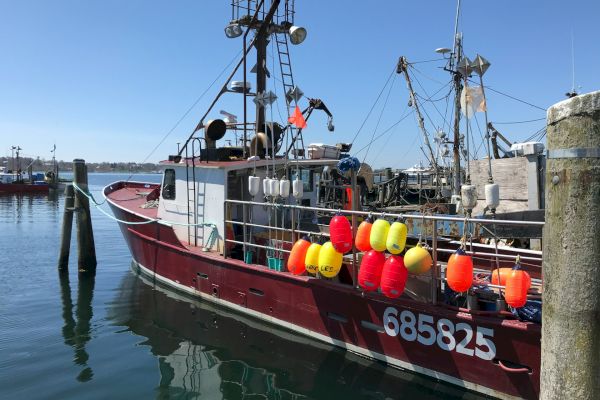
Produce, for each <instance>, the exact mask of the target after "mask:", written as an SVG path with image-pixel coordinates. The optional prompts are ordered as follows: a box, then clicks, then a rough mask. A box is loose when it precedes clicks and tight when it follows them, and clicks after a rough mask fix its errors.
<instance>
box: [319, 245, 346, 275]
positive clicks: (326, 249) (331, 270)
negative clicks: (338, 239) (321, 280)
mask: <svg viewBox="0 0 600 400" xmlns="http://www.w3.org/2000/svg"><path fill="white" fill-rule="evenodd" d="M343 258H344V255H343V254H342V253H340V252H338V251H336V250H335V247H333V244H332V243H331V242H325V244H324V245H323V246H321V251H319V273H320V274H321V275H323V276H324V277H325V278H333V277H334V276H336V275H337V274H339V273H340V269H341V268H342V260H343Z"/></svg>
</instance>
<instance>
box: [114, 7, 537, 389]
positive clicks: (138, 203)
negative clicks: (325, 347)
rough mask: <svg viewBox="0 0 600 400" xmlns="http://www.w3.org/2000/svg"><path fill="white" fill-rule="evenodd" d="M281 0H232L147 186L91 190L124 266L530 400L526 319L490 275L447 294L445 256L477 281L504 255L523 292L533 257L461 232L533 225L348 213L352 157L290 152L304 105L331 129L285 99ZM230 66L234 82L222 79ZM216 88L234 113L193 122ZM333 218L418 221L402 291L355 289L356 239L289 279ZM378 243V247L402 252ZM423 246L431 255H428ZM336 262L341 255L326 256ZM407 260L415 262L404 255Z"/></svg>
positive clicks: (533, 344) (405, 365)
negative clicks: (229, 137)
mask: <svg viewBox="0 0 600 400" xmlns="http://www.w3.org/2000/svg"><path fill="white" fill-rule="evenodd" d="M281 3H282V4H280V1H278V0H273V1H264V2H263V1H260V2H257V3H254V2H249V3H248V2H244V1H234V2H233V20H232V21H231V23H230V24H229V25H228V26H227V28H226V30H225V32H226V34H227V36H228V37H237V36H243V41H244V52H243V54H244V56H243V58H242V59H241V60H240V62H239V63H238V64H237V66H236V67H235V69H234V71H233V72H232V73H231V75H230V76H229V78H228V79H227V82H226V83H225V84H224V86H223V87H222V89H221V91H220V92H219V95H218V96H217V98H216V99H215V101H214V102H213V104H212V105H211V107H210V108H209V110H208V111H207V112H206V114H205V115H204V117H203V118H202V119H201V121H200V122H199V124H198V125H197V127H196V129H194V132H193V133H192V135H191V136H190V138H189V139H188V140H187V142H186V143H185V144H184V146H182V147H181V148H180V149H178V150H179V151H178V153H177V154H174V155H172V156H169V159H168V160H166V161H164V162H162V166H163V167H164V175H163V180H162V183H161V184H151V183H143V182H125V181H121V182H115V183H113V184H111V185H109V186H107V187H106V188H104V195H105V197H106V198H107V201H108V204H109V205H110V207H111V209H112V211H113V213H114V215H115V217H116V218H117V219H118V220H119V226H120V229H121V231H122V233H123V235H124V237H125V240H126V241H127V244H128V246H129V248H130V251H131V253H132V256H133V259H134V262H135V264H136V268H137V269H139V271H140V272H141V273H143V274H144V275H147V276H148V277H150V278H151V279H152V280H153V281H154V282H157V283H161V284H164V285H166V286H168V287H170V288H172V289H174V290H177V291H179V292H183V293H186V294H187V295H189V296H192V297H194V298H198V299H202V300H205V301H209V302H213V303H216V304H217V305H219V306H222V307H225V308H227V309H230V310H234V311H236V312H239V313H242V314H245V315H248V316H251V317H253V318H256V319H258V320H261V321H264V322H266V323H269V324H275V325H278V326H280V327H284V328H287V329H289V330H291V331H293V332H295V333H297V334H298V335H304V336H307V337H309V338H311V339H312V340H316V341H321V342H324V343H328V344H330V345H334V346H339V347H341V348H344V349H346V350H347V351H349V352H352V353H356V354H358V355H361V356H363V357H367V358H371V359H376V360H380V361H382V362H385V363H387V364H389V365H390V366H393V367H398V368H402V369H406V370H409V371H414V372H416V373H420V374H424V375H427V376H430V377H432V378H435V379H440V380H443V381H446V382H449V383H452V384H455V385H458V386H461V387H464V388H467V389H471V390H474V391H477V392H480V393H484V394H487V395H490V396H494V397H498V398H537V396H538V393H539V380H540V332H541V327H540V325H539V324H537V323H534V322H531V321H524V320H521V319H519V318H517V316H516V315H515V314H514V313H511V312H508V311H507V308H506V306H505V305H504V304H503V301H502V299H503V297H502V293H503V290H504V286H503V285H502V282H497V283H499V285H493V284H491V282H486V281H483V280H477V279H475V280H474V283H473V284H472V288H471V289H470V290H469V292H468V295H466V296H465V297H464V298H463V299H462V300H460V301H456V296H455V295H456V294H455V293H452V292H451V291H450V290H449V288H448V286H447V284H446V281H445V278H444V277H445V274H444V271H445V268H446V263H445V261H446V260H447V259H448V256H449V255H450V254H452V253H454V250H455V249H456V248H457V247H459V246H460V247H462V248H464V250H465V251H466V254H468V255H470V256H471V258H472V260H473V264H474V265H473V268H474V272H475V274H476V278H477V276H478V275H477V274H482V276H483V275H485V274H486V271H490V270H491V269H493V268H497V267H512V266H513V265H514V264H515V262H517V263H520V264H521V265H523V267H524V269H525V270H527V271H528V272H529V274H530V275H531V278H532V280H533V283H534V290H533V291H530V292H529V293H530V297H533V295H534V294H535V287H536V286H539V279H540V278H541V253H540V252H537V251H532V250H518V249H512V248H503V249H501V250H499V249H498V248H497V247H496V246H492V245H478V244H476V243H474V242H473V238H475V239H476V238H477V232H480V231H482V230H485V231H487V232H489V231H494V230H495V228H496V227H498V226H529V225H531V226H536V227H538V228H539V227H540V226H541V225H542V223H529V222H522V221H504V220H500V219H496V220H492V219H489V220H488V219H473V218H465V217H459V216H443V215H425V214H394V213H389V212H387V213H382V212H377V211H375V212H373V211H363V210H361V207H360V204H359V193H358V191H359V186H358V185H357V184H356V173H355V168H356V167H357V166H356V165H353V162H352V158H347V159H345V160H340V155H339V152H340V151H348V150H349V149H347V148H346V149H344V148H343V146H340V147H338V148H337V149H336V148H333V149H332V148H329V147H326V146H322V145H313V146H312V147H310V146H309V147H308V149H309V150H312V151H309V152H310V153H311V155H310V157H306V158H305V157H304V155H305V154H306V152H305V151H304V150H305V146H304V144H303V141H302V129H303V128H302V127H303V126H305V125H306V120H307V119H308V118H309V117H310V116H311V114H312V113H313V112H314V111H316V110H322V111H324V112H325V113H326V114H327V117H328V128H329V129H330V130H333V124H332V119H331V113H330V112H329V110H328V109H327V107H326V106H325V104H324V103H323V101H321V100H319V99H312V98H311V99H308V107H307V108H306V109H305V110H303V111H300V110H299V109H298V108H297V103H299V102H300V100H301V99H302V93H301V91H300V90H299V88H298V87H297V86H296V85H294V82H293V80H292V79H291V78H292V74H291V64H290V61H289V49H288V43H289V42H291V43H292V44H298V43H301V42H302V41H303V40H304V38H305V37H306V30H304V28H301V27H298V26H295V25H294V2H293V0H287V1H282V2H281ZM252 31H253V32H254V35H253V36H252V39H250V38H248V32H252ZM268 39H271V41H272V43H275V46H276V47H277V49H278V51H277V56H278V57H279V60H280V61H281V62H280V66H281V69H282V71H281V75H280V76H282V77H283V78H284V82H283V84H284V89H285V91H286V103H287V105H288V106H289V107H290V112H289V115H291V117H290V123H288V124H287V125H279V124H277V123H275V122H270V121H267V120H266V118H265V115H266V114H267V113H266V112H265V111H266V110H268V108H269V107H270V105H271V104H272V102H273V101H274V99H275V97H276V96H275V94H274V93H273V92H270V91H268V90H267V86H266V83H267V79H266V78H267V71H266V64H265V60H266V50H267V42H268ZM252 49H254V50H255V52H256V56H257V59H256V65H255V66H254V68H253V70H254V71H255V72H256V75H257V82H256V89H255V90H254V91H253V90H252V88H251V86H250V84H249V81H248V80H247V79H246V73H247V72H248V70H249V68H247V65H246V62H247V57H246V56H247V55H248V53H249V52H250V51H251V50H252ZM240 70H241V71H240ZM236 74H241V76H242V80H241V81H232V78H234V77H235V76H236ZM224 94H232V95H237V96H240V97H241V98H243V105H244V120H243V122H242V123H238V122H237V121H236V118H235V117H234V116H232V115H231V114H228V113H225V114H226V115H227V119H226V120H221V119H214V120H210V121H208V122H205V121H204V120H205V118H206V117H207V116H208V115H209V114H210V113H211V112H212V109H213V107H214V105H215V104H216V103H217V100H218V99H219V98H220V97H221V96H222V95H224ZM249 98H254V100H255V101H254V103H255V104H256V122H254V123H249V122H247V120H248V118H247V99H249ZM228 132H230V133H231V132H233V133H234V134H239V135H236V137H238V136H239V138H238V139H239V140H238V142H237V143H236V144H237V145H236V146H221V145H219V143H218V141H219V140H221V139H222V138H223V137H224V136H225V134H226V133H228ZM250 134H251V135H252V138H250V137H249V135H250ZM283 143H286V145H285V146H283ZM335 168H337V169H339V170H340V171H342V170H348V174H349V175H350V182H351V183H350V185H348V187H346V188H343V190H342V191H341V193H343V194H344V196H346V197H345V207H338V206H336V207H332V206H327V204H328V203H327V201H324V199H323V197H322V196H321V195H322V193H321V189H322V188H323V187H324V186H327V185H328V182H329V181H328V179H329V177H330V175H331V173H332V170H333V169H335ZM325 200H327V199H325ZM336 214H340V215H342V216H346V217H347V218H348V219H349V220H350V221H352V224H351V225H352V227H353V228H354V232H356V227H357V223H358V222H359V221H360V219H362V218H365V217H367V216H372V217H378V218H379V219H388V220H390V221H391V220H396V219H399V220H401V221H404V222H406V224H407V225H409V226H411V227H413V226H415V225H419V226H420V228H419V230H420V233H419V234H418V235H417V237H412V238H411V237H410V234H409V238H408V241H407V243H406V248H408V249H410V250H408V251H411V250H412V249H413V248H414V249H419V250H418V251H419V252H420V254H418V255H415V254H416V251H415V252H413V253H414V254H411V255H410V256H408V255H407V256H406V258H405V261H406V264H407V265H406V267H407V268H408V271H409V272H410V273H409V274H408V281H406V282H405V283H406V288H405V289H404V288H403V289H404V293H403V295H402V296H399V297H397V298H388V297H386V295H384V293H382V292H381V291H378V290H369V291H365V290H363V289H362V288H361V287H360V286H359V282H358V274H359V265H360V264H361V259H362V253H361V252H359V251H358V250H357V249H356V247H355V246H352V249H351V250H350V251H349V252H347V253H346V254H345V255H343V254H342V253H336V250H335V249H334V247H333V246H331V245H329V244H325V245H323V246H322V247H321V250H320V253H319V257H318V258H319V259H318V269H319V272H320V273H318V274H316V275H311V274H310V273H309V272H310V271H311V270H310V269H309V268H307V269H308V270H309V272H304V273H303V274H293V273H290V272H288V271H287V269H286V267H285V263H286V260H287V257H288V255H289V252H290V250H291V248H292V245H293V244H294V243H295V242H296V241H297V240H299V239H301V237H302V236H304V235H308V236H309V237H310V240H311V241H312V242H314V243H317V242H318V243H322V242H324V241H326V240H327V239H328V237H329V231H328V229H327V228H328V227H327V226H326V225H327V223H328V221H329V219H330V218H331V217H334V215H336ZM324 222H325V223H324ZM379 225H384V224H379ZM449 225H451V226H462V230H463V231H465V232H466V231H469V232H471V235H465V236H467V238H470V240H467V242H471V243H467V245H465V242H464V241H463V242H462V244H461V242H460V241H455V240H452V238H450V237H448V238H446V237H442V236H443V235H444V233H445V232H446V231H447V229H446V228H447V226H449ZM336 229H337V228H336ZM340 229H342V228H340ZM376 229H378V228H376V227H375V224H374V226H373V230H372V231H371V235H372V236H371V241H372V243H371V244H373V240H375V241H377V240H380V239H381V238H379V236H381V235H383V233H381V232H385V229H384V230H383V231H381V230H378V231H377V232H378V233H374V232H375V231H376ZM394 229H395V228H394ZM411 232H412V231H411ZM332 234H334V232H333V230H332ZM335 234H337V233H335ZM380 234H381V235H380ZM395 234H396V236H397V237H398V238H400V239H395V240H396V242H399V241H401V239H402V238H401V236H402V233H401V230H399V231H397V232H396V233H395ZM378 235H379V236H378ZM404 235H406V233H404ZM332 239H333V238H332ZM383 239H385V238H383ZM404 240H406V238H404ZM332 241H333V242H334V244H335V241H334V240H332ZM388 242H389V241H388ZM383 243H384V244H383V248H385V246H388V247H387V249H388V251H390V252H391V253H392V254H397V253H398V252H399V251H402V249H399V250H398V251H392V250H391V249H390V247H389V243H388V244H385V241H384V242H383ZM377 244H381V243H377ZM392 245H394V243H392ZM415 245H417V246H415ZM336 246H337V245H336ZM400 247H402V248H404V243H402V245H401V246H400ZM303 248H304V249H305V250H306V246H304V247H303ZM325 249H326V250H325ZM338 249H339V247H338ZM309 251H310V248H309ZM423 251H424V252H425V253H427V254H428V255H429V257H432V258H429V261H427V260H428V258H427V257H422V255H423V254H422V252H423ZM461 254H462V253H461ZM338 256H339V260H341V261H340V263H339V264H336V263H337V261H336V260H337V257H338ZM416 256H418V257H420V258H418V260H417V261H413V259H415V257H416ZM379 258H381V257H379ZM409 258H410V263H409ZM307 260H308V258H307ZM380 261H381V260H380ZM415 263H418V265H417V266H416V267H415V265H416V264H415ZM325 264H327V265H325ZM334 264H336V265H334ZM398 264H401V262H400V261H398ZM409 264H410V265H409ZM307 267H308V265H307ZM374 270H375V271H377V268H375V269H374ZM295 272H296V273H298V272H297V270H295ZM488 275H489V273H488ZM374 279H375V280H376V279H378V278H377V274H375V278H374ZM399 279H401V278H399ZM392 282H393V281H392ZM450 295H453V296H454V297H453V298H454V300H453V301H450V300H448V297H449V296H450Z"/></svg>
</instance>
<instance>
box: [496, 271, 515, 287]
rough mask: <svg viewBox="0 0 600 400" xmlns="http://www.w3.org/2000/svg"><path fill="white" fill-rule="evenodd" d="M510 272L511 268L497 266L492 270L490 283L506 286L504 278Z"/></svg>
mask: <svg viewBox="0 0 600 400" xmlns="http://www.w3.org/2000/svg"><path fill="white" fill-rule="evenodd" d="M498 272H500V280H498ZM511 272H512V268H497V269H495V270H493V271H492V285H502V286H506V278H507V277H508V275H510V273H511Z"/></svg>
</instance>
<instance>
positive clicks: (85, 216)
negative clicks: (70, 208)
mask: <svg viewBox="0 0 600 400" xmlns="http://www.w3.org/2000/svg"><path fill="white" fill-rule="evenodd" d="M73 182H74V183H75V184H76V185H77V187H79V188H80V189H81V190H82V191H84V192H87V191H88V177H87V166H86V165H85V161H84V160H81V159H75V160H73ZM75 208H76V209H77V248H78V250H79V252H78V259H77V265H78V268H79V271H80V272H94V271H95V270H96V247H95V245H94V232H93V230H92V218H91V215H90V202H89V200H88V198H87V196H86V195H85V194H83V193H81V192H80V191H79V190H77V191H76V192H75Z"/></svg>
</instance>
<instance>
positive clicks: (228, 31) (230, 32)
mask: <svg viewBox="0 0 600 400" xmlns="http://www.w3.org/2000/svg"><path fill="white" fill-rule="evenodd" d="M241 34H242V27H241V26H240V25H239V24H237V23H230V24H229V25H227V26H226V27H225V36H227V37H228V38H229V39H233V38H236V37H238V36H240V35H241Z"/></svg>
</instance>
